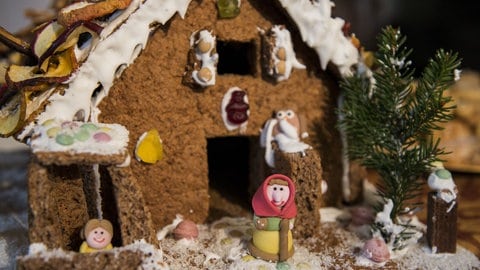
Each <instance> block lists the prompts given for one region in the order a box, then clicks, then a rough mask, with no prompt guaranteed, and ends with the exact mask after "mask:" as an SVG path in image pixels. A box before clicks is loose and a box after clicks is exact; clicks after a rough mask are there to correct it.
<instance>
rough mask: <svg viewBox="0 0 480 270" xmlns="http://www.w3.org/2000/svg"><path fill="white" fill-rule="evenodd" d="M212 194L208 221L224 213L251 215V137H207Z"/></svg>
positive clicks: (222, 215)
mask: <svg viewBox="0 0 480 270" xmlns="http://www.w3.org/2000/svg"><path fill="white" fill-rule="evenodd" d="M207 152H208V177H209V193H210V210H209V218H208V219H209V221H214V220H216V219H218V218H220V217H224V216H250V215H251V206H250V205H251V204H250V194H249V191H248V189H249V183H250V181H249V174H250V170H249V167H250V161H249V159H250V139H249V138H248V137H218V138H211V139H208V140H207Z"/></svg>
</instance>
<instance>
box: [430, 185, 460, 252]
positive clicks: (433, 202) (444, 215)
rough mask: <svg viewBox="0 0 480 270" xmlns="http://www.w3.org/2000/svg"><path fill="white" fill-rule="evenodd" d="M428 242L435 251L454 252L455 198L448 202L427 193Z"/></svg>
mask: <svg viewBox="0 0 480 270" xmlns="http://www.w3.org/2000/svg"><path fill="white" fill-rule="evenodd" d="M427 216H428V217H427V239H428V244H429V245H430V247H431V248H432V251H433V252H435V253H455V252H456V249H457V200H453V201H451V202H449V203H447V202H446V201H444V200H443V199H441V198H439V197H438V196H437V192H429V193H428V214H427Z"/></svg>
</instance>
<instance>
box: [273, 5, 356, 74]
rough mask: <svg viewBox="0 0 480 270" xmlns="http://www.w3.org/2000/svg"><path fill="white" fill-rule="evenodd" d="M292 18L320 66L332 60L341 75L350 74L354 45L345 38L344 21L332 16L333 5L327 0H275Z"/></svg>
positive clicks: (353, 57)
mask: <svg viewBox="0 0 480 270" xmlns="http://www.w3.org/2000/svg"><path fill="white" fill-rule="evenodd" d="M278 1H279V2H280V3H281V4H282V6H283V7H284V8H285V10H286V11H287V12H288V14H289V15H290V17H292V19H293V20H294V21H295V23H296V24H297V26H298V29H299V30H300V34H301V35H302V38H303V41H304V42H305V43H306V44H307V45H308V46H310V47H312V48H313V49H314V50H315V51H316V52H317V55H318V57H319V58H320V65H321V67H322V69H326V68H327V64H328V63H329V62H332V63H333V64H335V66H337V68H338V70H339V71H340V74H341V75H342V76H349V75H352V72H353V71H352V66H353V65H354V64H356V63H357V62H358V58H359V54H358V50H357V48H355V46H353V44H352V43H351V42H350V40H348V39H347V37H345V35H344V34H343V31H342V27H343V25H344V23H345V21H344V20H343V19H341V18H332V17H331V9H332V6H333V5H334V4H333V2H331V1H330V0H314V1H311V0H278Z"/></svg>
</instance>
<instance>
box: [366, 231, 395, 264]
mask: <svg viewBox="0 0 480 270" xmlns="http://www.w3.org/2000/svg"><path fill="white" fill-rule="evenodd" d="M362 252H363V256H365V257H367V258H368V259H370V260H372V261H374V262H377V263H381V262H385V261H387V260H389V259H390V251H389V250H388V247H387V245H386V244H385V241H383V239H381V238H379V237H376V238H372V239H370V240H367V242H365V245H364V246H363V250H362Z"/></svg>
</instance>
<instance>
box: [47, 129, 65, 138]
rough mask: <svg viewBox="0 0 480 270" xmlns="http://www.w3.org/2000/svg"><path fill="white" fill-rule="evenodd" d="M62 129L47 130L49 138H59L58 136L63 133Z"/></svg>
mask: <svg viewBox="0 0 480 270" xmlns="http://www.w3.org/2000/svg"><path fill="white" fill-rule="evenodd" d="M61 130H62V129H61V128H60V127H51V128H49V129H48V130H47V136H48V137H49V138H53V137H55V136H57V134H58V133H59V132H60V131H61Z"/></svg>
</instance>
